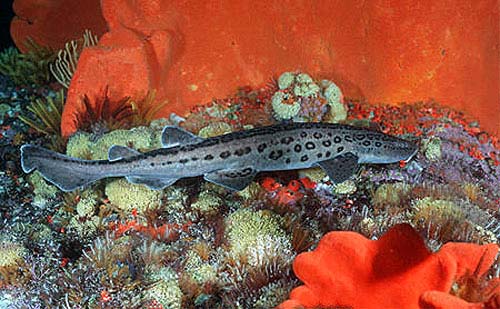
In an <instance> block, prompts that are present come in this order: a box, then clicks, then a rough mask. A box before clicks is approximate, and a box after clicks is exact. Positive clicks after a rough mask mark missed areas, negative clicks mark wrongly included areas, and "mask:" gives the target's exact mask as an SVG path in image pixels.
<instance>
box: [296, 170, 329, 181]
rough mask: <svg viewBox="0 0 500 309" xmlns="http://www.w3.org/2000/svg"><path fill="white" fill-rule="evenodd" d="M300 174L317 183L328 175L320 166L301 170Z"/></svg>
mask: <svg viewBox="0 0 500 309" xmlns="http://www.w3.org/2000/svg"><path fill="white" fill-rule="evenodd" d="M299 175H300V177H307V178H309V179H311V180H312V181H313V182H316V183H319V182H321V181H322V180H323V179H324V178H325V177H326V173H325V172H324V171H323V170H322V169H321V168H319V167H315V168H308V169H303V170H299Z"/></svg>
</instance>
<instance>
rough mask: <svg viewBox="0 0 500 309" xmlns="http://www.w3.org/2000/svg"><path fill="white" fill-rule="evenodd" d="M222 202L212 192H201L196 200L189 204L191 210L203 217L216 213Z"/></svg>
mask: <svg viewBox="0 0 500 309" xmlns="http://www.w3.org/2000/svg"><path fill="white" fill-rule="evenodd" d="M221 204H222V200H221V198H220V197H218V196H217V195H216V194H214V193H213V192H212V191H203V192H201V193H200V194H199V195H198V200H197V201H196V202H194V203H192V204H191V209H193V210H194V211H198V212H200V213H202V214H204V215H210V214H212V215H213V214H215V213H217V211H218V209H219V207H220V205H221Z"/></svg>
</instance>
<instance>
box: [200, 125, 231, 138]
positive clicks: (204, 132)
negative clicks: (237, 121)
mask: <svg viewBox="0 0 500 309" xmlns="http://www.w3.org/2000/svg"><path fill="white" fill-rule="evenodd" d="M232 131H233V129H232V128H231V126H230V125H229V124H227V123H225V122H213V123H209V124H208V125H207V126H206V127H203V128H201V129H200V131H199V132H198V135H199V136H201V137H203V138H207V137H214V136H218V135H222V134H226V133H230V132H232Z"/></svg>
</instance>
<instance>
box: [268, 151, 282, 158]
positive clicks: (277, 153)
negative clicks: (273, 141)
mask: <svg viewBox="0 0 500 309" xmlns="http://www.w3.org/2000/svg"><path fill="white" fill-rule="evenodd" d="M282 156H283V151H282V150H273V151H271V153H270V154H269V159H271V160H278V159H279V158H281V157H282Z"/></svg>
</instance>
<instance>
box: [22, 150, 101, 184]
mask: <svg viewBox="0 0 500 309" xmlns="http://www.w3.org/2000/svg"><path fill="white" fill-rule="evenodd" d="M82 161H84V160H81V159H75V158H70V157H68V156H65V155H62V154H60V153H57V152H54V151H51V150H48V149H45V148H42V147H38V146H34V145H23V146H22V147H21V167H22V169H23V171H24V172H25V173H29V172H31V171H33V170H35V169H36V170H37V171H38V172H39V173H40V174H41V175H42V176H43V178H45V179H46V180H48V181H49V182H51V183H52V184H54V185H55V186H57V187H58V188H59V189H61V190H63V191H66V192H67V191H73V190H75V189H78V188H80V187H83V186H85V185H87V184H89V183H92V182H94V181H96V180H99V179H101V178H102V176H101V175H100V174H99V173H96V172H93V171H92V169H90V168H87V169H85V170H84V169H82V168H77V167H78V166H80V163H81V162H82Z"/></svg>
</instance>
